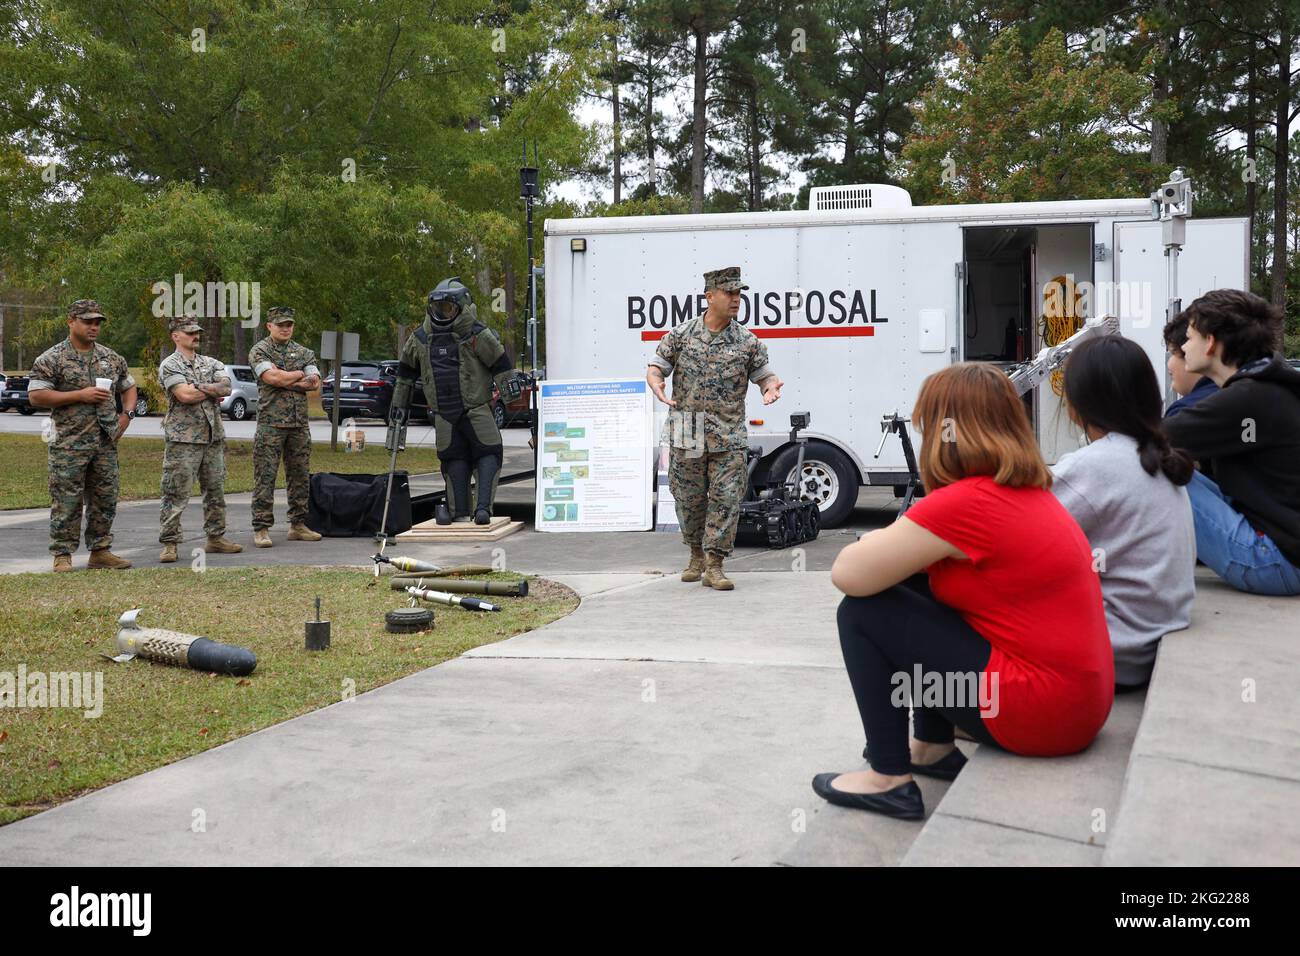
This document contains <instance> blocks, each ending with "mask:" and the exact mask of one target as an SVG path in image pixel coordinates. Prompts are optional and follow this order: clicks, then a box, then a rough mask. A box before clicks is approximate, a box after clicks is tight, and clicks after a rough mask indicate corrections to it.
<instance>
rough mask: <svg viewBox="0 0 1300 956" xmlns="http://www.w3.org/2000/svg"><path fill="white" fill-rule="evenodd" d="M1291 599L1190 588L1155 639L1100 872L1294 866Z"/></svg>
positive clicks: (1297, 616)
mask: <svg viewBox="0 0 1300 956" xmlns="http://www.w3.org/2000/svg"><path fill="white" fill-rule="evenodd" d="M1297 673H1300V598H1294V597H1292V598H1270V597H1263V596H1260V595H1253V594H1242V593H1240V592H1238V591H1234V590H1233V589H1232V588H1230V587H1228V586H1227V585H1226V584H1224V583H1223V582H1222V581H1220V580H1218V579H1217V578H1215V577H1214V576H1213V575H1211V574H1209V573H1208V572H1204V571H1202V572H1200V573H1198V575H1197V581H1196V607H1195V609H1194V611H1193V616H1192V626H1191V627H1190V628H1189V629H1188V630H1186V631H1183V632H1181V633H1178V634H1171V635H1170V636H1168V637H1166V638H1165V640H1164V641H1163V642H1162V645H1161V648H1160V655H1159V657H1158V658H1157V661H1156V669H1155V673H1154V675H1153V676H1152V679H1151V686H1150V689H1149V691H1148V700H1147V708H1146V714H1145V716H1144V717H1143V720H1142V726H1141V729H1140V730H1139V732H1138V735H1137V739H1136V740H1135V741H1134V745H1133V753H1132V758H1131V760H1130V763H1129V767H1128V774H1127V777H1126V779H1125V781H1124V790H1123V794H1122V798H1121V802H1120V814H1119V821H1118V823H1117V825H1116V826H1115V827H1114V829H1113V832H1112V834H1111V838H1110V840H1109V841H1108V842H1107V844H1106V850H1105V853H1104V854H1103V857H1102V860H1103V863H1104V864H1105V865H1107V866H1187V865H1198V866H1258V865H1261V864H1268V865H1272V866H1278V865H1282V866H1286V865H1290V866H1296V865H1300V817H1298V816H1297V814H1296V808H1297V807H1300V738H1298V737H1297V727H1300V695H1298V694H1297V693H1296V689H1295V675H1296V674H1297Z"/></svg>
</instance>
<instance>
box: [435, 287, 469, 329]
mask: <svg viewBox="0 0 1300 956" xmlns="http://www.w3.org/2000/svg"><path fill="white" fill-rule="evenodd" d="M469 304H470V295H469V289H467V288H465V286H464V284H463V283H462V282H461V281H460V276H452V277H451V278H450V279H443V280H442V281H441V282H439V283H438V285H437V287H436V288H435V289H434V290H433V291H432V292H430V293H429V303H428V306H427V307H426V308H425V313H426V314H427V315H428V316H429V319H430V320H431V321H432V322H434V323H436V324H437V325H444V326H445V325H449V324H451V323H452V322H454V321H456V319H457V317H459V316H460V314H461V313H462V312H464V311H465V309H466V308H467V307H468V306H469Z"/></svg>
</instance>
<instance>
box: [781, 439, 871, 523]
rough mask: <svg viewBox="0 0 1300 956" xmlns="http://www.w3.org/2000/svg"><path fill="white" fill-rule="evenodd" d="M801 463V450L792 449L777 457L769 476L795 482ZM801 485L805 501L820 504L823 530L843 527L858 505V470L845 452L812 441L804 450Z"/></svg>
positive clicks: (802, 497)
mask: <svg viewBox="0 0 1300 956" xmlns="http://www.w3.org/2000/svg"><path fill="white" fill-rule="evenodd" d="M798 461H799V447H798V446H797V445H791V446H790V447H789V448H787V449H785V451H783V452H781V453H780V454H779V455H777V456H776V459H775V460H774V461H773V462H772V467H771V468H770V469H769V470H768V474H769V475H771V477H772V479H773V480H781V481H785V482H787V483H788V482H793V481H795V473H794V466H795V464H796V463H797V462H798ZM798 485H799V497H800V498H801V499H802V500H803V501H815V502H816V503H817V509H818V511H819V512H820V513H821V514H820V518H821V521H820V522H819V525H820V527H822V528H834V527H836V526H838V525H840V524H843V522H844V521H845V519H847V518H848V516H849V513H850V512H851V511H852V510H853V506H854V505H855V504H857V501H858V473H857V469H856V468H854V467H853V463H852V462H851V461H849V460H848V458H846V457H845V455H844V453H843V452H842V451H840V450H839V449H838V448H836V447H835V446H834V445H828V444H827V443H826V442H823V441H815V440H814V441H809V442H808V446H807V447H806V448H805V449H804V456H803V474H802V475H801V476H799V481H798Z"/></svg>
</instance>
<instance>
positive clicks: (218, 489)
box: [158, 441, 226, 544]
mask: <svg viewBox="0 0 1300 956" xmlns="http://www.w3.org/2000/svg"><path fill="white" fill-rule="evenodd" d="M196 478H197V479H198V481H199V488H200V489H202V491H203V530H204V531H206V532H207V534H208V537H209V538H220V537H221V536H222V535H223V534H225V532H226V443H225V442H220V441H216V442H211V443H206V442H205V443H203V444H196V443H193V442H182V441H169V442H168V443H167V445H166V447H165V449H164V450H163V472H162V510H161V513H160V515H159V518H158V524H159V531H158V540H159V541H161V542H162V543H163V544H169V543H170V544H179V543H180V540H181V515H182V514H183V513H184V511H185V506H186V505H188V504H189V503H190V491H191V490H192V489H193V488H194V479H196Z"/></svg>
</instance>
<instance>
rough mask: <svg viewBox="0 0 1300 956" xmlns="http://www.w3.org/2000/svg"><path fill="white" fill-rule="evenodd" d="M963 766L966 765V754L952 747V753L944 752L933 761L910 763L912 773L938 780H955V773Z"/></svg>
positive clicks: (959, 771)
mask: <svg viewBox="0 0 1300 956" xmlns="http://www.w3.org/2000/svg"><path fill="white" fill-rule="evenodd" d="M964 766H966V755H965V754H963V753H962V752H961V751H960V750H958V749H957V748H956V747H954V748H953V751H952V753H950V754H944V755H943V756H942V757H940V758H939V759H938V760H936V761H935V762H934V763H926V764H920V763H914V764H912V773H918V774H920V775H921V776H923V777H935V778H937V779H939V780H956V779H957V774H959V773H961V768H962V767H964Z"/></svg>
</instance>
